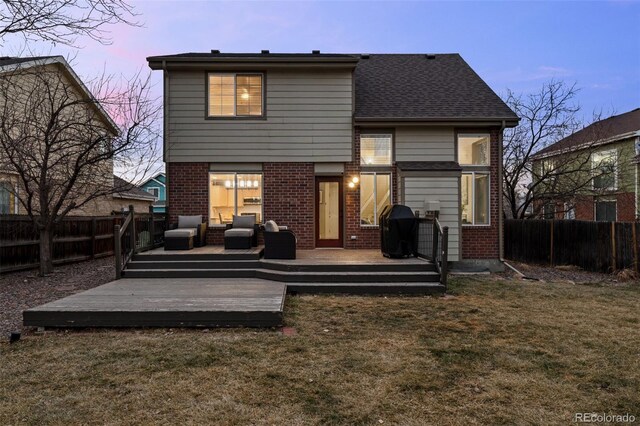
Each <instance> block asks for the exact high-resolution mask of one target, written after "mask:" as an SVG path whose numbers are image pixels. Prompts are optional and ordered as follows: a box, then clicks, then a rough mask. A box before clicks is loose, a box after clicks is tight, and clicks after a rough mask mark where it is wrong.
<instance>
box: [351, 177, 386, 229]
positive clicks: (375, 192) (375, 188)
mask: <svg viewBox="0 0 640 426" xmlns="http://www.w3.org/2000/svg"><path fill="white" fill-rule="evenodd" d="M362 175H373V195H374V199H375V201H377V200H378V179H376V177H377V176H378V175H388V176H389V202H390V204H391V205H393V174H392V173H391V172H378V171H376V172H373V171H372V172H361V173H360V185H362ZM361 190H362V187H360V188H358V191H361ZM360 195H361V196H360V206H358V221H359V222H360V228H379V227H380V224H379V223H378V203H377V202H375V201H374V203H373V219H374V221H375V223H374V224H371V225H366V224H363V223H362V216H361V215H362V210H361V209H362V193H361V194H360Z"/></svg>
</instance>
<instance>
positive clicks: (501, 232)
mask: <svg viewBox="0 0 640 426" xmlns="http://www.w3.org/2000/svg"><path fill="white" fill-rule="evenodd" d="M506 127H507V123H506V121H505V120H502V125H501V126H500V133H499V134H498V158H499V160H500V163H499V167H498V194H499V196H498V256H499V260H500V262H503V263H504V207H503V202H504V194H503V191H502V184H503V182H502V168H503V167H504V164H503V161H504V160H503V158H502V157H503V152H502V151H503V146H502V132H504V129H505V128H506Z"/></svg>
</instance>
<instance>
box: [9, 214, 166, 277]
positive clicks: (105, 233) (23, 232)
mask: <svg viewBox="0 0 640 426" xmlns="http://www.w3.org/2000/svg"><path fill="white" fill-rule="evenodd" d="M150 220H153V221H154V224H155V226H154V227H151V226H150V225H149V223H150ZM123 221H124V216H121V215H114V216H100V217H85V216H74V217H66V218H64V219H63V220H62V221H61V222H60V223H59V224H57V225H56V226H55V228H54V236H53V253H52V255H53V263H54V264H64V263H73V262H80V261H84V260H89V259H96V258H100V257H105V256H112V255H113V248H114V237H113V233H114V227H115V225H120V224H122V223H123ZM136 225H137V227H138V229H139V230H140V234H141V235H140V236H139V241H140V244H141V245H144V246H145V247H144V248H150V247H156V246H158V245H160V244H161V243H162V237H163V232H164V228H165V219H164V215H158V214H157V213H156V214H154V215H153V216H152V215H150V214H139V213H137V214H136ZM150 229H154V235H153V236H151V235H150V232H149V230H150ZM39 244H40V241H39V232H38V230H37V229H36V228H35V227H34V226H33V223H32V222H31V219H30V218H29V217H27V216H18V215H7V216H2V217H0V273H3V272H9V271H17V270H22V269H31V268H37V267H38V265H39V263H38V262H39V256H40V247H39Z"/></svg>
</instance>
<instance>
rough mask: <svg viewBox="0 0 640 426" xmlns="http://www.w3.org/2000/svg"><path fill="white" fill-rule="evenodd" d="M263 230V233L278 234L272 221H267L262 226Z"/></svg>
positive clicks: (276, 226) (278, 229)
mask: <svg viewBox="0 0 640 426" xmlns="http://www.w3.org/2000/svg"><path fill="white" fill-rule="evenodd" d="M264 230H265V232H278V231H280V228H278V225H277V224H276V223H275V222H274V221H273V220H268V221H266V222H265V224H264Z"/></svg>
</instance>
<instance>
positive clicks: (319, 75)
mask: <svg viewBox="0 0 640 426" xmlns="http://www.w3.org/2000/svg"><path fill="white" fill-rule="evenodd" d="M168 78H169V93H168V111H169V114H168V115H169V119H168V135H167V136H168V146H167V148H166V152H165V159H166V161H168V162H217V163H223V162H270V161H275V162H279V161H291V162H346V161H351V156H352V148H351V146H352V134H353V133H352V132H353V130H352V110H353V101H352V89H353V87H352V79H351V72H350V71H339V70H338V71H332V70H329V71H326V70H325V71H322V72H315V71H314V72H312V71H275V70H270V71H267V72H266V73H265V80H266V94H265V100H266V102H265V104H266V119H255V120H254V119H236V120H223V119H214V120H211V119H206V118H205V115H206V104H207V100H206V99H205V98H206V86H205V84H206V79H205V73H204V72H202V71H180V72H178V71H172V72H170V73H169V77H168Z"/></svg>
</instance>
